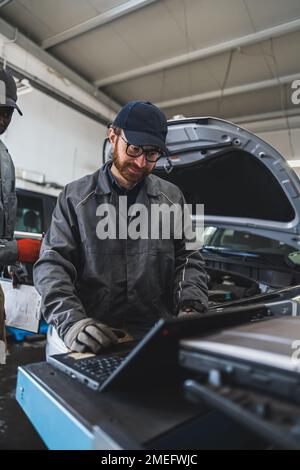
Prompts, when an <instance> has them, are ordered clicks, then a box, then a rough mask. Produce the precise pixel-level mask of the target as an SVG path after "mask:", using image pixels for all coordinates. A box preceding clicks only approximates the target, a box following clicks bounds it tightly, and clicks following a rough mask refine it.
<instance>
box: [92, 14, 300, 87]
mask: <svg viewBox="0 0 300 470" xmlns="http://www.w3.org/2000/svg"><path fill="white" fill-rule="evenodd" d="M298 30H300V18H298V19H296V20H293V21H288V22H287V23H282V24H280V25H277V26H272V27H271V28H267V29H263V30H262V31H257V32H255V33H252V34H247V35H246V36H241V37H239V38H235V39H230V40H229V41H225V42H222V43H218V44H214V45H212V46H208V47H204V48H202V49H197V50H194V51H192V52H187V53H186V54H182V55H178V56H175V57H171V58H169V59H165V60H162V61H160V62H155V63H153V64H150V65H145V66H144V67H138V68H136V69H131V70H128V71H126V72H122V73H119V74H117V75H111V76H110V77H105V78H102V79H99V80H96V81H95V82H94V83H95V85H96V86H98V87H99V88H102V87H104V86H107V85H113V84H115V83H119V82H124V81H126V80H131V79H133V78H138V77H142V76H144V75H149V74H151V73H155V72H160V71H162V70H167V69H170V68H172V67H177V66H179V65H184V64H187V63H190V62H194V61H196V60H202V59H207V58H208V57H212V56H215V55H218V54H222V53H224V52H228V51H231V50H233V49H239V48H240V47H245V46H250V45H252V44H256V43H258V42H261V41H265V40H267V39H270V38H275V37H278V36H283V35H285V34H288V33H292V32H295V31H298Z"/></svg>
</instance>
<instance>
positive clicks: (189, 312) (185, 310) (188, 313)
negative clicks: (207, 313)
mask: <svg viewBox="0 0 300 470" xmlns="http://www.w3.org/2000/svg"><path fill="white" fill-rule="evenodd" d="M203 313H204V312H198V310H196V309H194V308H191V307H187V308H183V309H182V310H180V311H179V313H178V318H182V317H186V316H201V315H203Z"/></svg>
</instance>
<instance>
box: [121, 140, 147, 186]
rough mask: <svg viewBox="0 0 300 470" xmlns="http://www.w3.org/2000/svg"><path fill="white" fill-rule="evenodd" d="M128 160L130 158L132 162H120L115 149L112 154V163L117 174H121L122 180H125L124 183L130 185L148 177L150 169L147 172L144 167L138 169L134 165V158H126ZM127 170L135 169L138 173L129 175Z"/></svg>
mask: <svg viewBox="0 0 300 470" xmlns="http://www.w3.org/2000/svg"><path fill="white" fill-rule="evenodd" d="M128 158H130V159H131V160H132V161H122V160H121V158H120V156H119V153H118V150H117V148H116V147H115V149H114V153H113V163H114V165H115V167H116V168H117V170H118V171H119V173H120V174H121V176H123V178H125V179H126V181H129V182H130V183H137V182H138V181H140V180H142V179H143V178H145V176H147V175H150V173H151V171H152V169H151V170H149V169H148V168H146V167H145V168H139V167H137V166H136V165H135V162H134V160H135V159H134V158H131V157H128ZM129 168H133V169H137V170H138V172H137V173H136V174H135V173H131V172H130V171H129Z"/></svg>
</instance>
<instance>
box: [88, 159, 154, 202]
mask: <svg viewBox="0 0 300 470" xmlns="http://www.w3.org/2000/svg"><path fill="white" fill-rule="evenodd" d="M110 166H111V162H106V163H105V164H104V165H103V166H102V167H101V168H100V170H99V174H98V180H97V185H96V189H95V194H101V195H103V194H110V193H111V191H112V189H111V183H110V179H109V175H108V172H107V167H110ZM145 191H146V192H147V194H148V196H158V195H159V189H158V184H157V179H156V176H154V175H149V176H146V178H145Z"/></svg>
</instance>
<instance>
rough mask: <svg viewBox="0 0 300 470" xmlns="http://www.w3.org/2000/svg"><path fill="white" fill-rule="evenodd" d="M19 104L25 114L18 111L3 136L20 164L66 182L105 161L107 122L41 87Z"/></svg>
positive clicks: (21, 166)
mask: <svg viewBox="0 0 300 470" xmlns="http://www.w3.org/2000/svg"><path fill="white" fill-rule="evenodd" d="M18 104H19V106H20V108H21V109H22V111H23V114H24V116H23V117H20V116H19V114H18V113H17V112H15V113H14V117H13V120H12V122H11V125H10V127H9V129H8V130H7V131H6V133H5V134H4V135H3V136H2V140H3V141H4V143H5V144H6V145H7V147H8V148H9V151H10V153H11V155H12V158H13V160H14V163H15V166H16V167H20V168H22V169H25V170H29V171H36V172H39V173H44V174H45V175H46V180H47V181H51V182H52V181H53V182H56V183H59V184H62V185H64V184H66V183H68V182H70V181H72V180H74V179H77V178H80V177H81V176H83V175H85V174H88V173H92V172H93V171H95V170H96V169H97V168H98V167H99V166H100V165H101V163H102V143H103V140H104V138H105V135H106V128H105V126H102V125H101V124H98V123H97V122H95V121H93V120H92V119H90V118H88V117H86V116H83V115H82V114H80V113H79V112H77V111H75V110H73V109H71V108H69V107H68V106H66V105H64V104H62V103H59V102H58V101H56V100H55V99H53V98H51V97H49V96H47V95H45V94H43V93H41V92H40V91H38V90H33V91H31V92H30V93H27V94H25V95H21V96H20V97H19V101H18Z"/></svg>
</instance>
